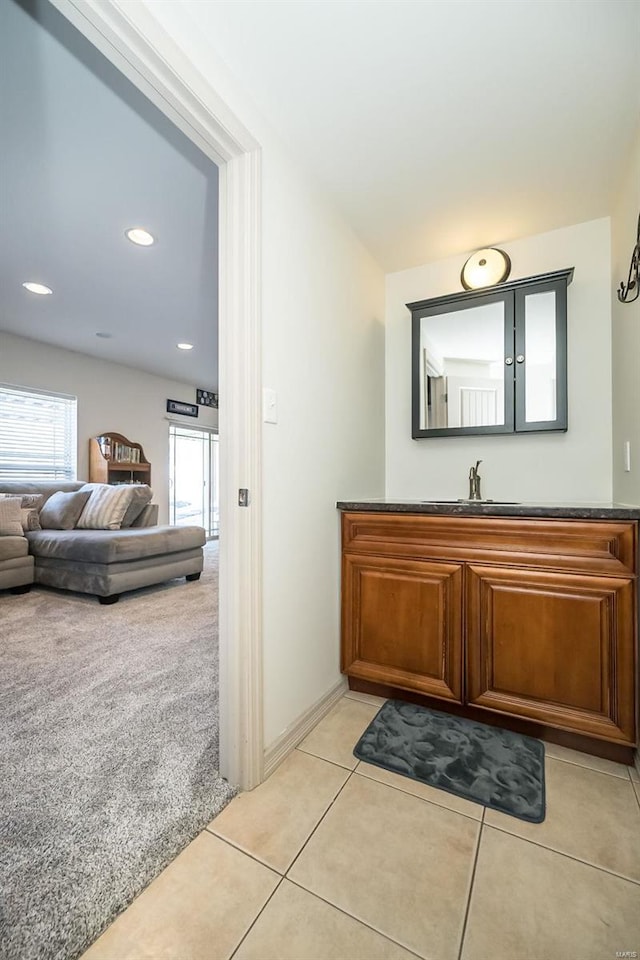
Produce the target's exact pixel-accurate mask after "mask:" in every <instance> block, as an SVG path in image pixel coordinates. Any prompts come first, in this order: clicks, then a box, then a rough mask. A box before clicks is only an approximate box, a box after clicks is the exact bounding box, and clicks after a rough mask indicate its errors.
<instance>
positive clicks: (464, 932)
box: [458, 807, 486, 960]
mask: <svg viewBox="0 0 640 960" xmlns="http://www.w3.org/2000/svg"><path fill="white" fill-rule="evenodd" d="M485 810H486V807H485ZM483 830H484V811H483V813H482V820H481V821H480V829H479V830H478V841H477V843H476V853H475V857H474V858H473V868H472V870H471V882H470V884H469V894H468V896H467V906H466V910H465V912H464V920H463V921H462V936H461V937H460V949H459V950H458V960H461V958H462V949H463V947H464V938H465V936H466V935H467V923H468V920H469V911H470V910H471V897H472V895H473V885H474V883H475V879H476V868H477V866H478V857H479V855H480V842H481V840H482V831H483Z"/></svg>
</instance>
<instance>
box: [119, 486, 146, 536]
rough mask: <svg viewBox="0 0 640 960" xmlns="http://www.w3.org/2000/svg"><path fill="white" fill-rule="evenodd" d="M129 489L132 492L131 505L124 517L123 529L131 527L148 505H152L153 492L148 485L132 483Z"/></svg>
mask: <svg viewBox="0 0 640 960" xmlns="http://www.w3.org/2000/svg"><path fill="white" fill-rule="evenodd" d="M129 489H130V490H131V503H130V504H129V506H128V507H127V512H126V513H125V515H124V517H123V520H122V526H123V527H130V526H131V524H132V523H134V522H135V521H136V520H137V519H138V517H139V516H140V514H141V513H142V511H143V510H144V508H145V507H146V505H147V504H148V503H151V498H152V497H153V491H152V489H151V487H150V486H149V485H148V484H147V483H132V484H131V486H130V487H129Z"/></svg>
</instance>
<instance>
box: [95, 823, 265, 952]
mask: <svg viewBox="0 0 640 960" xmlns="http://www.w3.org/2000/svg"><path fill="white" fill-rule="evenodd" d="M279 881H280V877H279V876H278V875H277V874H276V873H274V872H273V871H272V870H269V869H268V868H267V867H264V866H262V864H261V863H257V862H256V861H255V860H252V859H251V857H248V856H246V854H244V853H241V852H240V851H239V850H235V849H234V848H233V847H231V846H229V844H228V843H225V842H224V841H223V840H219V839H218V837H214V836H213V835H212V834H210V833H207V832H206V831H205V832H204V833H201V834H200V836H198V837H196V839H195V840H194V841H193V842H192V843H190V844H189V846H188V847H187V848H186V849H185V850H183V851H182V853H181V854H179V855H178V857H176V859H175V860H174V861H173V863H170V864H169V866H168V867H167V868H166V870H164V871H163V872H162V873H161V874H160V876H159V877H157V878H156V879H155V880H154V881H153V883H152V884H151V885H150V886H148V887H147V889H146V890H144V891H143V892H142V893H141V894H140V896H139V897H138V898H137V900H134V902H133V903H132V904H131V906H130V907H129V908H128V909H127V910H125V912H124V913H122V914H121V915H120V916H119V917H118V918H117V919H116V920H115V921H114V923H112V925H111V926H110V927H109V928H108V930H106V931H105V933H103V934H102V936H101V937H100V938H99V939H98V940H97V941H96V942H95V943H94V945H93V946H92V947H90V949H89V950H88V951H87V952H86V953H85V954H84V957H83V960H228V958H229V957H230V956H231V955H232V953H233V951H234V950H235V949H236V947H237V946H238V944H239V943H240V941H241V939H242V937H243V936H244V935H245V933H246V932H247V930H248V929H249V927H250V926H251V924H252V923H253V921H254V920H255V918H256V917H257V916H258V914H259V913H260V910H261V909H262V907H263V906H264V904H265V903H266V901H267V900H268V898H269V896H270V895H271V894H272V893H273V891H274V890H275V888H276V886H277V885H278V883H279Z"/></svg>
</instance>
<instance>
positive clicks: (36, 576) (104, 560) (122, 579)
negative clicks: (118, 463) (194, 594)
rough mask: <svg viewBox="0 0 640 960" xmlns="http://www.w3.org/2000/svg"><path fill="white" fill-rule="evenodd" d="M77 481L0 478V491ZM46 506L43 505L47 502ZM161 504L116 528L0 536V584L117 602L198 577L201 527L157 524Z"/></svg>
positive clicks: (51, 489)
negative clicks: (43, 586)
mask: <svg viewBox="0 0 640 960" xmlns="http://www.w3.org/2000/svg"><path fill="white" fill-rule="evenodd" d="M83 486H84V482H83V481H76V482H70V481H66V482H58V483H44V482H23V481H12V482H4V483H2V482H0V494H10V495H13V496H18V495H20V494H41V495H43V496H44V502H45V503H46V501H47V500H48V499H49V497H51V496H52V494H54V493H56V492H58V491H63V492H73V491H79V490H80V488H81V487H83ZM43 505H44V504H43ZM157 515H158V507H157V505H156V504H148V505H146V506H145V507H144V509H143V510H142V513H141V514H140V515H139V516H138V517H137V519H136V520H134V523H133V524H132V526H130V527H126V528H122V529H116V530H86V529H77V528H76V529H72V530H51V529H46V530H45V529H43V530H30V531H28V532H27V533H26V534H25V536H24V537H12V536H5V537H0V589H4V588H7V587H8V588H10V589H12V591H13V592H14V593H18V592H24V591H25V590H27V589H29V585H30V584H31V583H33V582H35V583H42V584H46V585H47V586H51V587H58V588H61V589H64V590H74V591H78V592H80V593H90V594H95V595H96V596H97V597H98V599H99V600H100V602H101V603H115V602H116V601H117V600H118V598H119V596H120V594H121V593H124V592H126V591H128V590H135V589H137V588H138V587H146V586H150V585H151V584H155V583H162V582H163V581H165V580H170V579H173V578H175V577H186V578H187V580H197V579H198V578H199V577H200V573H201V571H202V566H203V550H202V548H203V546H204V543H205V531H204V530H203V528H202V527H197V526H188V527H172V526H168V525H166V526H165V525H162V526H158V525H157Z"/></svg>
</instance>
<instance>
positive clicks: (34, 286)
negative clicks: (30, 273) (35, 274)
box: [22, 280, 53, 297]
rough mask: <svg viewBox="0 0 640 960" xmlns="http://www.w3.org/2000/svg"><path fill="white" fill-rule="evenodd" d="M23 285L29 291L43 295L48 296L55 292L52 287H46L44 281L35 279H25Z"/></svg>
mask: <svg viewBox="0 0 640 960" xmlns="http://www.w3.org/2000/svg"><path fill="white" fill-rule="evenodd" d="M22 286H23V287H24V288H25V290H28V291H29V293H37V294H38V295H39V296H41V297H46V296H48V294H50V293H53V290H52V289H51V287H45V285H44V283H34V282H33V280H25V282H24V283H23V284H22Z"/></svg>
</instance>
